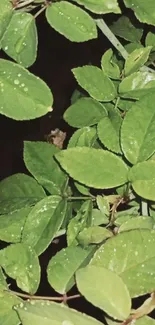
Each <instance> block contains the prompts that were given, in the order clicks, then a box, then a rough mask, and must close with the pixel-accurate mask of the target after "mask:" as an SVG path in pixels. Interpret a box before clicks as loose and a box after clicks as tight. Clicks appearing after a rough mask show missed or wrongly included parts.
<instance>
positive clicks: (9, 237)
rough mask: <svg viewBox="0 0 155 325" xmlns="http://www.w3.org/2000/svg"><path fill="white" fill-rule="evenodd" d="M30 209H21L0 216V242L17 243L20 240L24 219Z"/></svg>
mask: <svg viewBox="0 0 155 325" xmlns="http://www.w3.org/2000/svg"><path fill="white" fill-rule="evenodd" d="M30 211H31V208H22V209H20V210H18V211H14V212H12V213H10V214H5V215H1V216H0V240H3V241H5V242H8V243H18V242H20V240H21V235H22V231H23V228H24V224H25V221H26V218H27V216H28V214H29V212H30Z"/></svg>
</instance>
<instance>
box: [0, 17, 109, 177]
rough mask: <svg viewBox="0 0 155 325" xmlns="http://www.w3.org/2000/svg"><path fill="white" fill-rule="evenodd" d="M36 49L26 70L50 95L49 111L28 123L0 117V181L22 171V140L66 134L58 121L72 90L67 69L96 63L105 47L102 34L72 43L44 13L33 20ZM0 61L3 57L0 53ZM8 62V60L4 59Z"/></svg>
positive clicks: (63, 125)
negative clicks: (40, 80)
mask: <svg viewBox="0 0 155 325" xmlns="http://www.w3.org/2000/svg"><path fill="white" fill-rule="evenodd" d="M37 27H38V37H39V48H38V55H37V60H36V62H35V64H34V65H33V66H32V67H30V69H29V70H30V71H31V72H32V73H34V74H35V75H37V76H39V77H40V78H41V79H43V80H44V81H45V82H46V83H47V85H48V86H49V87H50V88H51V90H52V93H53V95H54V106H53V108H54V109H53V112H52V113H49V114H47V115H46V116H43V117H41V118H38V119H36V120H31V121H24V122H21V121H15V120H12V119H9V118H6V117H5V116H3V115H0V180H2V179H3V178H5V177H7V176H10V175H12V174H14V173H16V172H25V171H26V170H25V167H24V163H23V159H22V151H23V141H24V140H44V139H45V135H46V134H48V133H49V132H50V131H51V130H53V129H55V128H60V129H62V130H65V131H68V127H67V125H66V124H65V123H64V121H63V119H62V115H63V112H64V111H65V109H66V108H67V107H68V106H69V104H70V97H71V95H72V93H73V91H74V90H75V88H76V86H77V85H76V81H75V79H74V77H73V74H72V72H71V69H72V68H74V67H78V66H82V65H85V64H88V63H90V62H91V63H92V64H94V65H99V64H100V59H101V56H102V54H103V53H104V52H105V50H106V49H107V48H108V46H109V44H108V41H107V39H106V38H105V37H104V35H103V34H100V33H99V38H98V39H96V40H91V41H89V42H85V43H72V42H70V41H69V40H67V39H66V38H65V37H63V36H62V35H60V34H59V33H57V32H56V31H55V30H54V29H52V28H51V27H50V25H48V23H47V22H46V19H45V17H44V14H42V15H41V16H39V17H38V18H37ZM0 58H7V56H6V55H5V54H4V52H2V51H0ZM8 59H9V60H10V58H8Z"/></svg>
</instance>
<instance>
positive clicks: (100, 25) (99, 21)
mask: <svg viewBox="0 0 155 325" xmlns="http://www.w3.org/2000/svg"><path fill="white" fill-rule="evenodd" d="M95 22H96V25H97V26H98V28H99V29H100V30H101V31H102V33H103V34H104V35H105V36H106V37H107V38H108V40H109V41H110V42H111V44H112V45H113V46H114V47H115V48H116V50H118V51H119V52H120V53H121V55H122V57H123V58H124V59H125V60H126V59H127V57H128V55H129V54H128V52H127V51H126V49H125V48H124V46H123V45H122V44H121V43H120V41H119V40H118V39H117V37H116V36H115V35H114V34H113V32H112V31H111V30H110V28H109V27H108V26H107V24H106V23H105V21H104V20H103V19H96V20H95ZM140 71H142V72H151V73H155V70H153V69H151V68H148V67H147V66H143V67H141V69H140Z"/></svg>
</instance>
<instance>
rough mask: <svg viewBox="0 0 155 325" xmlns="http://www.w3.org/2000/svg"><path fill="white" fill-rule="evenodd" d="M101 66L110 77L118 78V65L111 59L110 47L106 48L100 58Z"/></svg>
mask: <svg viewBox="0 0 155 325" xmlns="http://www.w3.org/2000/svg"><path fill="white" fill-rule="evenodd" d="M101 67H102V70H103V71H104V73H105V74H106V75H107V76H108V77H109V78H112V79H120V69H119V66H118V65H117V64H116V63H115V62H114V61H113V51H112V49H109V50H107V51H106V52H105V53H104V54H103V55H102V58H101Z"/></svg>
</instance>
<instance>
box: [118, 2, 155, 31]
mask: <svg viewBox="0 0 155 325" xmlns="http://www.w3.org/2000/svg"><path fill="white" fill-rule="evenodd" d="M124 3H125V5H126V7H128V8H131V9H132V10H133V11H134V13H135V15H136V17H137V18H138V19H139V20H140V21H141V22H143V23H147V24H151V25H155V13H154V0H149V1H148V2H146V1H145V0H132V1H131V0H124Z"/></svg>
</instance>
